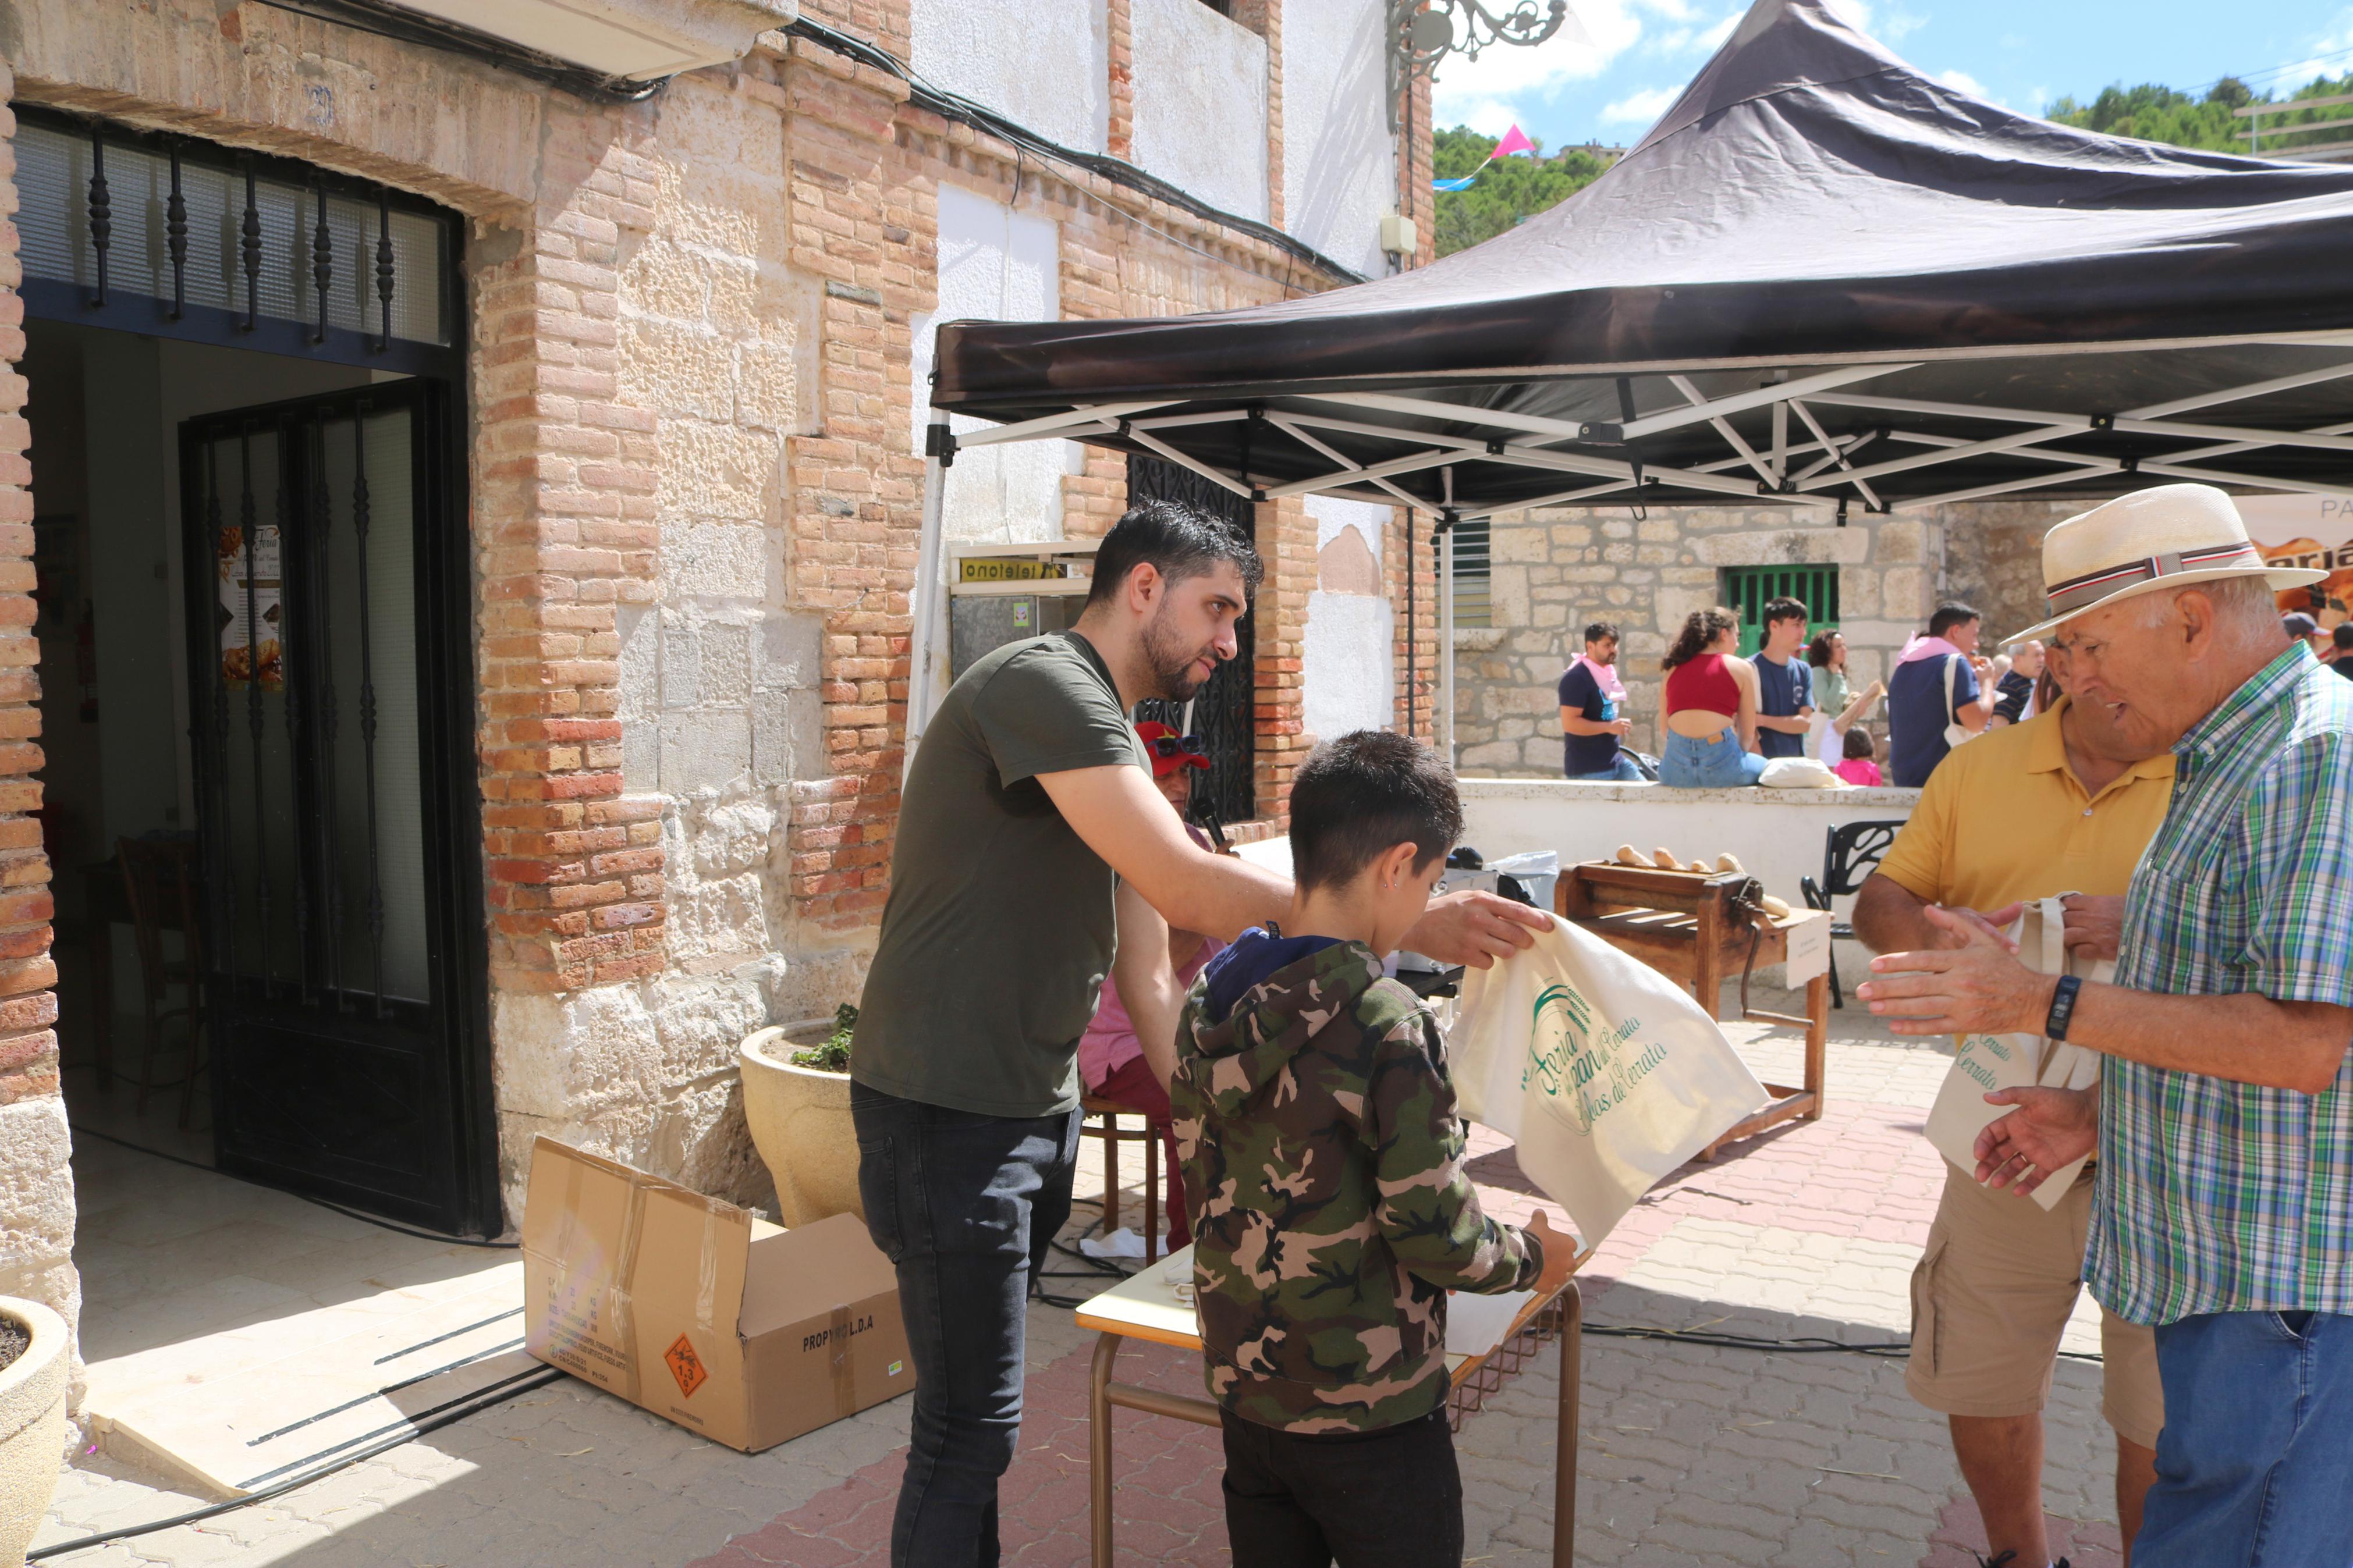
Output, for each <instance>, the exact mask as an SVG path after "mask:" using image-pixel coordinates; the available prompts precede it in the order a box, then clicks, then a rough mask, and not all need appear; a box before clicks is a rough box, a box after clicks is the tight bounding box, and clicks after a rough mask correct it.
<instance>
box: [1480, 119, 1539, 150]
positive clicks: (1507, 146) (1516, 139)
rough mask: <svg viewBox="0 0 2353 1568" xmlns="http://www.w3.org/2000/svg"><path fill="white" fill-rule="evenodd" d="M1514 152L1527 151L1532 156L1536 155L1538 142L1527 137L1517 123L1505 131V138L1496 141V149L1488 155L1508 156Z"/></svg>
mask: <svg viewBox="0 0 2353 1568" xmlns="http://www.w3.org/2000/svg"><path fill="white" fill-rule="evenodd" d="M1513 153H1526V154H1527V155H1528V156H1529V157H1531V158H1533V157H1535V155H1536V144H1535V142H1531V141H1529V140H1528V139H1527V136H1526V135H1525V133H1524V132H1522V131H1521V130H1520V128H1519V126H1518V125H1517V124H1514V126H1513V127H1512V128H1511V129H1510V130H1509V131H1506V132H1504V139H1503V140H1502V141H1501V142H1496V143H1495V150H1494V151H1493V153H1488V154H1487V155H1488V156H1489V157H1490V158H1508V157H1510V156H1511V155H1512V154H1513Z"/></svg>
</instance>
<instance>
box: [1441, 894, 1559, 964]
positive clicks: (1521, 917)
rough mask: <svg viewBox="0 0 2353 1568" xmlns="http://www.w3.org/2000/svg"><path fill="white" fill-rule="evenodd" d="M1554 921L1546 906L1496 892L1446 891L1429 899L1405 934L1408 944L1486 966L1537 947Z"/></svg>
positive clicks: (1452, 959) (1446, 958)
mask: <svg viewBox="0 0 2353 1568" xmlns="http://www.w3.org/2000/svg"><path fill="white" fill-rule="evenodd" d="M1551 923H1552V917H1551V916H1550V915H1548V914H1546V913H1545V912H1544V911H1543V910H1532V909H1530V908H1528V906H1527V905H1525V904H1522V903H1514V901H1513V900H1510V899H1505V898H1499V897H1497V896H1496V895H1495V894H1493V893H1487V892H1476V891H1473V892H1461V893H1447V894H1443V895H1441V896H1440V897H1439V898H1435V899H1432V900H1430V908H1429V910H1426V911H1425V912H1424V913H1423V915H1422V917H1421V919H1420V920H1419V921H1415V922H1414V927H1413V929H1412V930H1411V931H1408V932H1406V933H1405V942H1404V945H1405V947H1406V948H1407V949H1408V951H1409V952H1419V953H1424V954H1426V955H1428V956H1429V957H1431V958H1434V959H1436V960H1438V962H1439V963H1461V964H1466V965H1468V966H1469V967H1471V968H1472V969H1484V968H1486V967H1487V966H1488V965H1489V964H1491V963H1494V962H1495V960H1497V959H1499V958H1509V957H1511V956H1512V954H1514V953H1515V952H1519V951H1520V950H1521V949H1522V948H1524V947H1534V946H1535V944H1536V932H1538V931H1543V930H1544V929H1545V928H1546V927H1547V926H1549V925H1550V924H1551Z"/></svg>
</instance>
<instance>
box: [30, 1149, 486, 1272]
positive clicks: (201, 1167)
mask: <svg viewBox="0 0 2353 1568" xmlns="http://www.w3.org/2000/svg"><path fill="white" fill-rule="evenodd" d="M66 1125H67V1127H68V1128H69V1129H71V1130H72V1131H73V1134H74V1136H75V1137H77V1138H95V1139H97V1140H98V1141H99V1142H101V1143H111V1144H113V1145H114V1146H115V1147H116V1148H118V1149H128V1150H130V1151H131V1152H132V1153H134V1154H147V1155H152V1156H153V1157H154V1158H155V1159H158V1160H168V1161H170V1162H171V1163H173V1164H174V1165H185V1166H186V1167H187V1168H188V1169H189V1170H191V1171H206V1172H209V1173H212V1174H213V1175H216V1176H219V1177H221V1178H223V1179H224V1180H227V1181H231V1182H244V1183H246V1184H248V1185H249V1186H256V1187H260V1188H263V1189H265V1190H266V1191H269V1192H273V1193H284V1194H286V1195H287V1196H288V1197H290V1198H300V1199H301V1200H302V1202H304V1203H306V1204H316V1205H318V1206H319V1207H321V1208H322V1209H326V1210H328V1211H329V1212H331V1213H333V1214H339V1215H343V1217H344V1218H345V1219H355V1220H358V1221H359V1222H360V1223H361V1224H362V1225H372V1226H375V1227H376V1228H377V1229H379V1230H388V1231H391V1232H393V1233H394V1234H396V1235H398V1236H412V1237H416V1238H417V1240H419V1241H436V1242H439V1243H440V1244H441V1245H442V1246H444V1247H482V1248H484V1249H486V1250H489V1251H492V1252H513V1251H516V1250H518V1249H520V1248H521V1247H522V1243H521V1242H519V1241H484V1240H482V1239H481V1238H480V1237H472V1236H444V1235H443V1234H441V1233H440V1232H439V1231H435V1230H418V1229H417V1228H416V1227H415V1226H406V1225H401V1224H398V1223H397V1222H396V1221H393V1220H388V1219H379V1218H377V1217H376V1216H375V1215H372V1214H364V1213H362V1212H361V1211H360V1210H358V1209H351V1208H345V1207H344V1206H343V1205H341V1204H338V1203H330V1202H328V1201H327V1200H326V1199H325V1198H314V1197H312V1196H311V1194H308V1193H298V1192H293V1191H291V1190H290V1189H288V1188H285V1187H273V1186H271V1185H270V1184H269V1183H267V1182H257V1181H254V1180H253V1179H252V1178H251V1177H249V1176H240V1175H237V1174H234V1173H231V1172H228V1171H224V1170H222V1169H220V1167H218V1166H217V1165H207V1164H206V1163H204V1162H203V1161H201V1160H190V1159H186V1158H184V1157H183V1156H181V1155H178V1154H166V1153H165V1152H164V1151H163V1150H161V1149H150V1148H149V1147H147V1145H145V1144H144V1143H133V1142H131V1140H129V1139H128V1138H117V1137H116V1136H115V1135H114V1134H113V1133H111V1132H100V1131H97V1130H96V1129H95V1128H90V1127H84V1126H83V1125H82V1124H81V1123H80V1122H79V1121H70V1120H69V1121H67V1123H66Z"/></svg>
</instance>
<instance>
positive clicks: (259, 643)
mask: <svg viewBox="0 0 2353 1568" xmlns="http://www.w3.org/2000/svg"><path fill="white" fill-rule="evenodd" d="M444 398H445V393H444V391H443V389H442V388H441V387H439V386H438V384H435V383H432V382H429V381H424V380H414V381H406V382H396V383H387V384H379V385H375V386H371V387H366V388H362V389H355V390H353V391H348V392H340V393H333V394H330V395H325V396H321V397H311V398H303V399H300V400H297V401H294V402H289V403H280V404H273V405H268V406H265V407H259V408H247V409H237V410H232V411H229V412H226V413H221V414H213V415H206V416H201V417H199V418H195V419H192V420H189V421H188V422H186V423H185V424H184V425H183V426H181V428H180V460H181V475H182V483H183V487H184V491H183V502H182V516H183V517H184V518H185V521H186V526H185V551H186V563H187V574H186V576H187V583H188V626H189V645H190V646H189V658H190V666H189V668H190V685H191V691H190V698H191V704H190V705H191V709H192V710H193V715H194V719H195V737H194V738H195V779H196V807H197V814H198V824H199V831H200V833H201V835H202V837H203V842H204V851H205V880H206V900H207V903H208V906H209V919H208V920H207V921H206V928H207V929H206V932H205V939H206V942H205V947H206V951H205V953H204V958H205V961H206V968H207V970H208V975H207V982H206V1003H207V1005H208V1007H209V1009H210V1013H211V1022H212V1035H213V1062H214V1067H213V1072H214V1094H215V1122H216V1145H217V1157H218V1160H219V1163H220V1166H221V1168H222V1169H223V1170H226V1171H230V1172H234V1173H239V1174H245V1175H249V1176H253V1177H256V1178H258V1179H260V1180H264V1181H269V1182H271V1183H274V1184H281V1185H286V1186H292V1187H296V1188H300V1189H302V1190H306V1191H312V1192H319V1193H322V1194H326V1195H329V1196H332V1197H338V1198H341V1199H343V1201H346V1202H350V1203H354V1204H357V1205H362V1206H364V1207H366V1208H369V1209H372V1210H375V1211H376V1212H379V1213H383V1214H388V1215H397V1216H401V1217H405V1218H409V1219H412V1220H416V1221H418V1222H421V1223H424V1224H427V1225H432V1226H438V1227H441V1228H447V1229H482V1228H485V1227H494V1226H495V1223H496V1214H497V1199H496V1194H494V1193H492V1192H491V1191H488V1190H486V1188H487V1183H486V1182H485V1180H484V1174H483V1173H484V1171H485V1166H484V1163H483V1162H482V1161H481V1160H480V1159H479V1158H478V1154H479V1152H480V1148H482V1147H484V1146H486V1143H487V1140H488V1138H489V1136H490V1130H489V1129H488V1128H487V1127H486V1126H484V1125H481V1124H480V1115H479V1112H478V1111H477V1110H475V1109H474V1108H475V1107H477V1106H478V1105H479V1104H480V1100H481V1098H482V1097H481V1096H480V1092H479V1090H480V1086H479V1085H478V1084H474V1083H472V1082H470V1074H471V1073H472V1071H473V1070H475V1069H474V1068H473V1063H474V1062H475V1061H476V1060H477V1059H478V1052H477V1051H476V1050H475V1049H474V1048H473V1045H472V1042H473V1041H474V1039H475V1036H476V1030H475V1029H474V1027H473V1026H472V1020H471V1017H470V1007H469V1005H468V1001H467V998H468V997H469V996H470V994H472V992H473V990H474V978H475V977H474V975H473V974H472V973H471V966H472V964H473V963H475V957H474V955H475V953H476V951H477V950H478V949H479V947H480V937H479V935H478V934H476V933H477V932H478V931H479V920H478V918H476V916H475V914H474V912H473V911H475V910H478V909H479V899H478V894H477V892H476V890H475V877H474V874H473V873H472V872H471V871H470V865H471V863H472V861H473V859H474V857H473V856H472V855H470V853H468V851H469V850H470V848H471V846H470V845H467V844H465V843H464V842H463V840H464V838H465V837H466V836H467V835H466V832H465V831H464V826H465V825H463V824H461V823H460V821H459V818H460V817H461V816H465V814H464V813H463V812H462V811H460V810H459V805H458V803H459V802H460V801H462V800H463V799H464V798H465V795H464V794H463V793H462V792H463V791H464V790H465V789H466V788H467V787H468V785H469V783H470V775H471V746H470V706H471V705H470V703H468V702H463V701H455V700H448V694H450V693H452V692H458V691H465V690H468V689H470V676H469V675H468V673H467V672H466V670H465V669H464V668H462V649H463V647H464V638H463V628H464V625H465V613H466V612H465V605H466V588H465V584H466V581H467V569H468V561H467V557H466V553H465V550H464V543H463V542H464V539H465V531H464V529H463V528H462V527H460V526H459V524H458V523H457V522H456V521H455V519H454V517H453V515H452V502H453V491H452V487H451V464H450V453H449V442H448V435H447V431H448V418H447V411H446V408H445V407H444ZM453 617H455V620H454V624H453V619H452V618H453ZM453 631H454V632H455V634H456V635H455V636H453V635H452V634H453ZM453 647H454V648H455V649H457V650H459V651H458V652H457V653H456V654H454V655H453V653H452V651H451V650H452V648H453ZM453 658H456V659H458V660H459V665H458V666H457V667H454V668H453V664H452V659H453Z"/></svg>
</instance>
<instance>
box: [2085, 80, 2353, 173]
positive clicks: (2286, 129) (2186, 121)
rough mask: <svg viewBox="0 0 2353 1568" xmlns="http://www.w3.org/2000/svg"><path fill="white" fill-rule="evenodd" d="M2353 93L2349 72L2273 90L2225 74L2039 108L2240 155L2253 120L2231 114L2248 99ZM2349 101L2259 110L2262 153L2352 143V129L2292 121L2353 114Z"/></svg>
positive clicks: (2097, 125)
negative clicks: (2202, 88) (2186, 85)
mask: <svg viewBox="0 0 2353 1568" xmlns="http://www.w3.org/2000/svg"><path fill="white" fill-rule="evenodd" d="M2348 93H2353V72H2348V73H2347V74H2346V75H2344V76H2340V77H2316V78H2314V79H2312V80H2311V81H2310V82H2308V83H2306V85H2305V86H2304V87H2302V88H2300V89H2296V90H2295V91H2292V92H2283V93H2280V94H2278V95H2276V96H2274V94H2272V93H2269V92H2265V93H2255V92H2253V91H2251V90H2249V89H2248V87H2247V85H2246V83H2244V82H2242V81H2241V80H2239V79H2237V78H2236V77H2224V78H2223V79H2221V81H2219V82H2216V83H2215V84H2214V85H2213V86H2212V87H2211V88H2210V89H2207V91H2206V92H2205V93H2204V94H2203V95H2202V96H2196V95H2192V94H2190V93H2186V92H2177V91H2175V90H2174V89H2171V88H2169V87H2160V86H2158V84H2157V83H2155V82H2143V83H2142V84H2141V85H2140V86H2138V87H2130V88H2128V87H2126V86H2125V85H2124V84H2123V83H2122V82H2118V83H2116V85H2115V86H2113V87H2108V88H2103V89H2101V91H2100V95H2099V96H2098V97H2097V98H2094V100H2092V101H2091V102H2090V103H2080V102H2078V101H2077V100H2074V99H2073V98H2072V97H2071V98H2063V99H2061V100H2058V101H2057V102H2055V103H2053V104H2052V105H2051V107H2050V108H2049V109H2048V110H2045V111H2044V113H2045V115H2046V117H2047V118H2049V119H2052V120H2055V121H2059V122H2060V123H2061V124H2062V125H2079V126H2081V127H2083V128H2084V130H2086V131H2097V132H2101V133H2102V134H2103V135H2107V136H2133V137H2137V138H2138V139H2140V140H2141V141H2143V142H2170V143H2171V144H2172V145H2174V146H2176V147H2200V148H2204V149H2205V150H2207V151H2209V152H2213V153H2244V152H2246V151H2248V150H2249V146H2250V143H2249V142H2248V141H2247V138H2246V136H2245V134H2244V132H2246V131H2247V130H2248V128H2249V127H2250V126H2251V125H2253V123H2254V122H2253V121H2252V120H2248V119H2242V118H2241V117H2240V116H2238V115H2235V114H2233V113H2232V112H2231V111H2232V110H2234V109H2242V108H2244V107H2245V106H2246V105H2248V104H2250V103H2274V102H2276V103H2288V102H2293V101H2295V100H2298V99H2306V98H2335V97H2337V96H2339V95H2342V94H2348ZM2348 110H2353V104H2339V105H2337V106H2336V107H2334V108H2327V109H2299V110H2295V111H2293V112H2292V113H2288V114H2284V115H2265V116H2264V117H2263V147H2262V149H2261V150H2262V151H2263V153H2267V154H2268V153H2285V154H2293V153H2295V149H2296V148H2298V147H2300V146H2304V147H2309V146H2317V145H2321V144H2324V143H2327V142H2345V141H2353V134H2348V132H2353V127H2340V128H2338V129H2336V130H2324V131H2307V132H2297V131H2296V130H2295V127H2297V126H2299V125H2314V124H2317V123H2319V122H2321V121H2333V120H2345V119H2353V113H2348Z"/></svg>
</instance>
